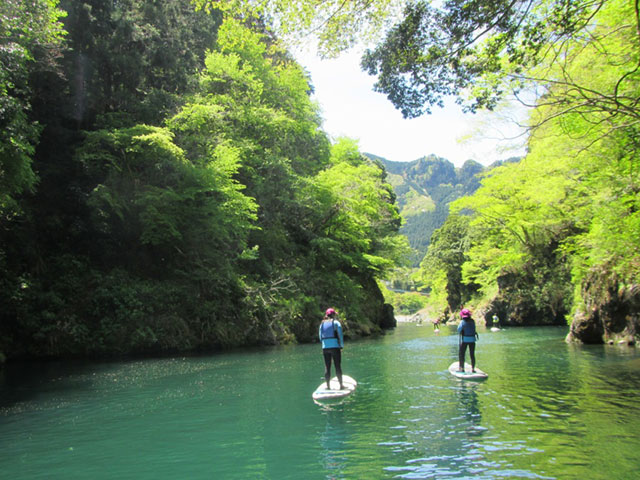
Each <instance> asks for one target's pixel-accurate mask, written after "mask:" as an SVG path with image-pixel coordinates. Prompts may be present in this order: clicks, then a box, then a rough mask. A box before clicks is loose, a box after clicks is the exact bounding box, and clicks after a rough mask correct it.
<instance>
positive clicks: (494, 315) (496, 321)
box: [492, 313, 500, 327]
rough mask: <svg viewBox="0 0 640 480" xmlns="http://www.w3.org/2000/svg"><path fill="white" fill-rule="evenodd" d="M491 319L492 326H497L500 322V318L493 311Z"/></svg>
mask: <svg viewBox="0 0 640 480" xmlns="http://www.w3.org/2000/svg"><path fill="white" fill-rule="evenodd" d="M492 320H493V326H494V327H497V326H498V324H499V323H500V319H499V318H498V315H496V314H495V313H494V314H493V318H492Z"/></svg>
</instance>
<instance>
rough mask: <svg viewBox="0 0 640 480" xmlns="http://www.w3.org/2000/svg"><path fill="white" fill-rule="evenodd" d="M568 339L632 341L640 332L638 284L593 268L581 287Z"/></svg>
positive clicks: (578, 340)
mask: <svg viewBox="0 0 640 480" xmlns="http://www.w3.org/2000/svg"><path fill="white" fill-rule="evenodd" d="M581 298H582V303H581V305H580V306H579V308H577V309H576V313H575V314H574V317H573V321H572V323H571V330H570V332H569V334H568V335H567V338H566V340H567V341H568V342H581V343H596V344H597V343H605V342H607V343H629V344H635V337H636V333H638V332H640V284H638V283H632V284H625V283H623V282H622V281H621V280H620V278H619V277H618V275H616V274H615V273H607V272H603V271H602V270H601V269H599V270H597V271H596V270H594V271H592V272H590V274H589V275H588V276H587V277H585V279H584V280H583V282H582V288H581Z"/></svg>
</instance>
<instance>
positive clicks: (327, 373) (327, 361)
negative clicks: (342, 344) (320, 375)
mask: <svg viewBox="0 0 640 480" xmlns="http://www.w3.org/2000/svg"><path fill="white" fill-rule="evenodd" d="M322 356H323V357H324V380H325V382H327V388H328V389H331V385H330V380H331V350H329V349H326V350H322Z"/></svg>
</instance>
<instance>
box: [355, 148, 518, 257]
mask: <svg viewBox="0 0 640 480" xmlns="http://www.w3.org/2000/svg"><path fill="white" fill-rule="evenodd" d="M366 155H367V156H368V157H369V158H371V159H373V160H376V161H378V162H380V163H381V164H382V165H383V166H384V167H385V169H386V171H387V175H388V176H387V180H388V181H389V183H390V184H391V185H392V186H393V190H394V193H395V194H396V197H397V199H396V203H397V204H398V207H399V208H400V215H401V216H402V218H403V220H404V223H403V226H402V228H401V229H400V233H402V234H403V235H406V236H407V238H408V239H409V243H410V245H411V247H412V248H413V249H414V250H415V254H414V255H413V258H412V262H413V266H418V265H419V264H420V261H421V260H422V258H423V257H424V255H425V253H426V251H427V248H428V247H429V241H430V240H431V234H432V233H433V232H434V230H436V229H438V228H440V227H441V226H442V225H443V223H444V221H445V220H446V218H447V216H448V215H449V203H451V202H452V201H453V200H456V199H457V198H460V197H462V196H465V195H470V194H472V193H474V192H475V191H476V190H477V189H478V187H479V186H480V174H482V173H484V172H485V171H488V170H490V169H492V168H494V167H496V166H498V165H501V164H503V163H505V162H515V161H518V159H517V158H511V159H508V160H505V161H498V162H495V163H493V164H491V165H490V166H488V167H483V166H482V165H481V164H480V163H478V162H476V161H474V160H467V161H466V162H465V163H464V165H462V167H460V168H456V167H455V165H454V164H453V163H451V162H450V161H449V160H447V159H445V158H442V157H438V156H436V155H433V154H432V155H428V156H426V157H422V158H419V159H417V160H414V161H412V162H394V161H391V160H388V159H386V158H383V157H379V156H377V155H373V154H369V153H368V154H366Z"/></svg>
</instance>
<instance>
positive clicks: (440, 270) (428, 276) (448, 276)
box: [419, 215, 476, 311]
mask: <svg viewBox="0 0 640 480" xmlns="http://www.w3.org/2000/svg"><path fill="white" fill-rule="evenodd" d="M470 247H471V235H470V229H469V218H468V217H466V216H462V215H450V216H449V217H448V218H447V220H446V221H445V222H444V225H443V226H442V227H440V228H439V229H437V230H436V231H435V232H434V233H433V235H432V236H431V244H430V246H429V250H428V251H427V254H426V255H425V257H424V259H423V260H422V262H421V263H420V270H419V279H420V283H421V284H422V285H423V286H424V287H426V288H429V289H430V290H431V295H432V296H433V297H434V298H439V299H443V298H444V296H445V292H446V305H441V307H448V309H449V310H450V311H454V310H457V309H458V308H459V306H461V305H463V304H464V303H465V302H467V301H468V300H469V299H470V298H471V296H472V295H473V294H474V293H475V290H476V285H475V284H474V283H473V282H470V285H464V284H463V282H462V267H463V265H464V263H465V261H467V260H468V258H469V249H470Z"/></svg>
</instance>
